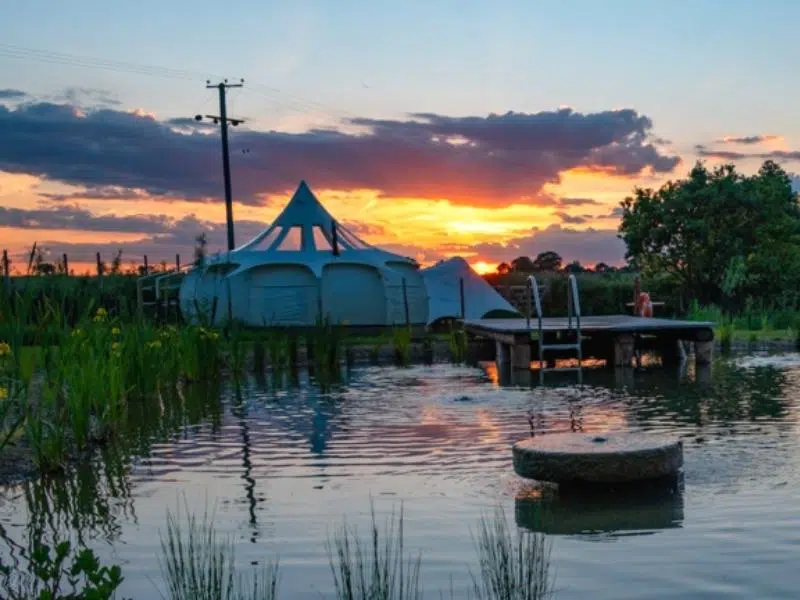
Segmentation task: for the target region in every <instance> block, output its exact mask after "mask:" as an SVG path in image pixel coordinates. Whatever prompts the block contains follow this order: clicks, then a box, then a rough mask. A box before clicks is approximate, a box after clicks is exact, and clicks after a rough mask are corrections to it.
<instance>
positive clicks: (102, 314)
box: [94, 306, 108, 317]
mask: <svg viewBox="0 0 800 600" xmlns="http://www.w3.org/2000/svg"><path fill="white" fill-rule="evenodd" d="M106 315H108V313H107V312H106V309H105V308H103V307H102V306H101V307H100V308H98V309H97V312H96V313H94V316H95V317H105V316H106Z"/></svg>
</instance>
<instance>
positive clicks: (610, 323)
mask: <svg viewBox="0 0 800 600" xmlns="http://www.w3.org/2000/svg"><path fill="white" fill-rule="evenodd" d="M538 326H539V325H538V320H537V319H533V318H532V319H531V320H530V325H528V323H527V322H526V320H525V319H467V320H466V321H464V328H465V329H466V331H467V332H468V333H469V334H471V335H474V336H477V337H482V338H490V339H492V340H494V341H495V342H496V343H497V357H498V360H506V356H507V355H510V356H512V361H514V362H516V363H517V364H518V365H519V366H524V365H525V364H527V362H529V360H530V359H529V356H530V354H531V351H532V350H533V349H535V348H536V346H537V345H538V344H539V340H538V339H537V338H538V335H537V334H538ZM573 327H574V322H573ZM713 327H714V324H713V323H710V322H707V321H681V320H675V319H660V318H642V317H634V316H630V315H608V316H598V317H581V338H582V340H583V343H582V346H583V356H584V358H588V357H597V358H603V359H606V360H607V361H610V362H612V363H613V364H616V365H617V366H626V365H628V364H630V358H631V357H632V356H633V353H634V352H636V351H638V350H656V351H658V352H660V353H661V355H662V358H663V359H664V361H665V364H666V363H667V362H674V361H675V360H677V359H678V358H679V354H680V352H679V350H680V349H679V348H678V342H692V343H694V346H695V350H696V358H697V360H698V362H703V363H705V362H708V361H709V360H710V356H711V349H712V348H713V340H714V329H713ZM569 331H570V329H569V326H568V323H567V319H566V317H564V318H560V317H549V318H544V319H542V333H543V334H544V343H545V344H553V343H556V344H559V340H561V339H563V338H564V337H567V338H568V337H569V335H568V334H569ZM548 352H549V354H550V356H552V358H559V357H562V358H565V357H568V356H569V355H570V354H572V355H573V356H574V350H573V351H569V350H567V349H565V351H564V352H559V351H558V350H556V351H555V352H550V351H549V350H548ZM514 355H516V356H517V358H513V357H514Z"/></svg>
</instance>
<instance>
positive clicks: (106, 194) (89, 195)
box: [39, 186, 148, 202]
mask: <svg viewBox="0 0 800 600" xmlns="http://www.w3.org/2000/svg"><path fill="white" fill-rule="evenodd" d="M39 196H41V197H42V198H46V199H48V200H52V201H55V202H65V201H71V200H137V199H138V200H143V199H145V198H147V197H148V196H147V194H146V193H144V192H143V191H142V190H133V189H127V188H120V187H114V186H104V187H95V188H88V189H85V190H82V191H80V192H69V193H67V194H52V193H49V192H39Z"/></svg>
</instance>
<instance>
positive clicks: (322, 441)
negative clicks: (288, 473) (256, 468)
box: [259, 390, 342, 455]
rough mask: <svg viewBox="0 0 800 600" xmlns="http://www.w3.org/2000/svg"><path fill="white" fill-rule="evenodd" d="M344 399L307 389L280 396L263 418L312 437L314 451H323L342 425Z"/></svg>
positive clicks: (310, 439)
mask: <svg viewBox="0 0 800 600" xmlns="http://www.w3.org/2000/svg"><path fill="white" fill-rule="evenodd" d="M340 402H341V401H340V400H336V399H334V398H322V397H318V396H317V395H316V394H314V393H313V392H312V391H311V390H307V393H305V394H303V393H300V394H297V395H294V394H293V395H292V396H287V397H285V398H280V399H278V400H277V401H275V402H274V403H270V404H269V405H268V406H267V409H266V411H264V413H263V414H261V415H259V420H260V421H263V422H265V423H267V424H268V425H269V426H270V427H275V428H279V429H283V430H288V431H291V432H292V433H294V434H296V435H298V436H302V437H303V438H304V439H306V440H308V442H309V444H310V446H311V452H312V453H314V454H319V455H322V454H324V453H325V450H326V449H327V446H328V443H329V442H330V441H331V439H332V438H333V435H334V434H335V433H336V431H337V430H338V429H339V427H340V424H339V421H340V419H339V417H340V415H341V413H342V408H341V406H340Z"/></svg>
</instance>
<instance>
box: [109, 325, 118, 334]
mask: <svg viewBox="0 0 800 600" xmlns="http://www.w3.org/2000/svg"><path fill="white" fill-rule="evenodd" d="M111 334H112V335H119V327H114V329H112V330H111Z"/></svg>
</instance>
